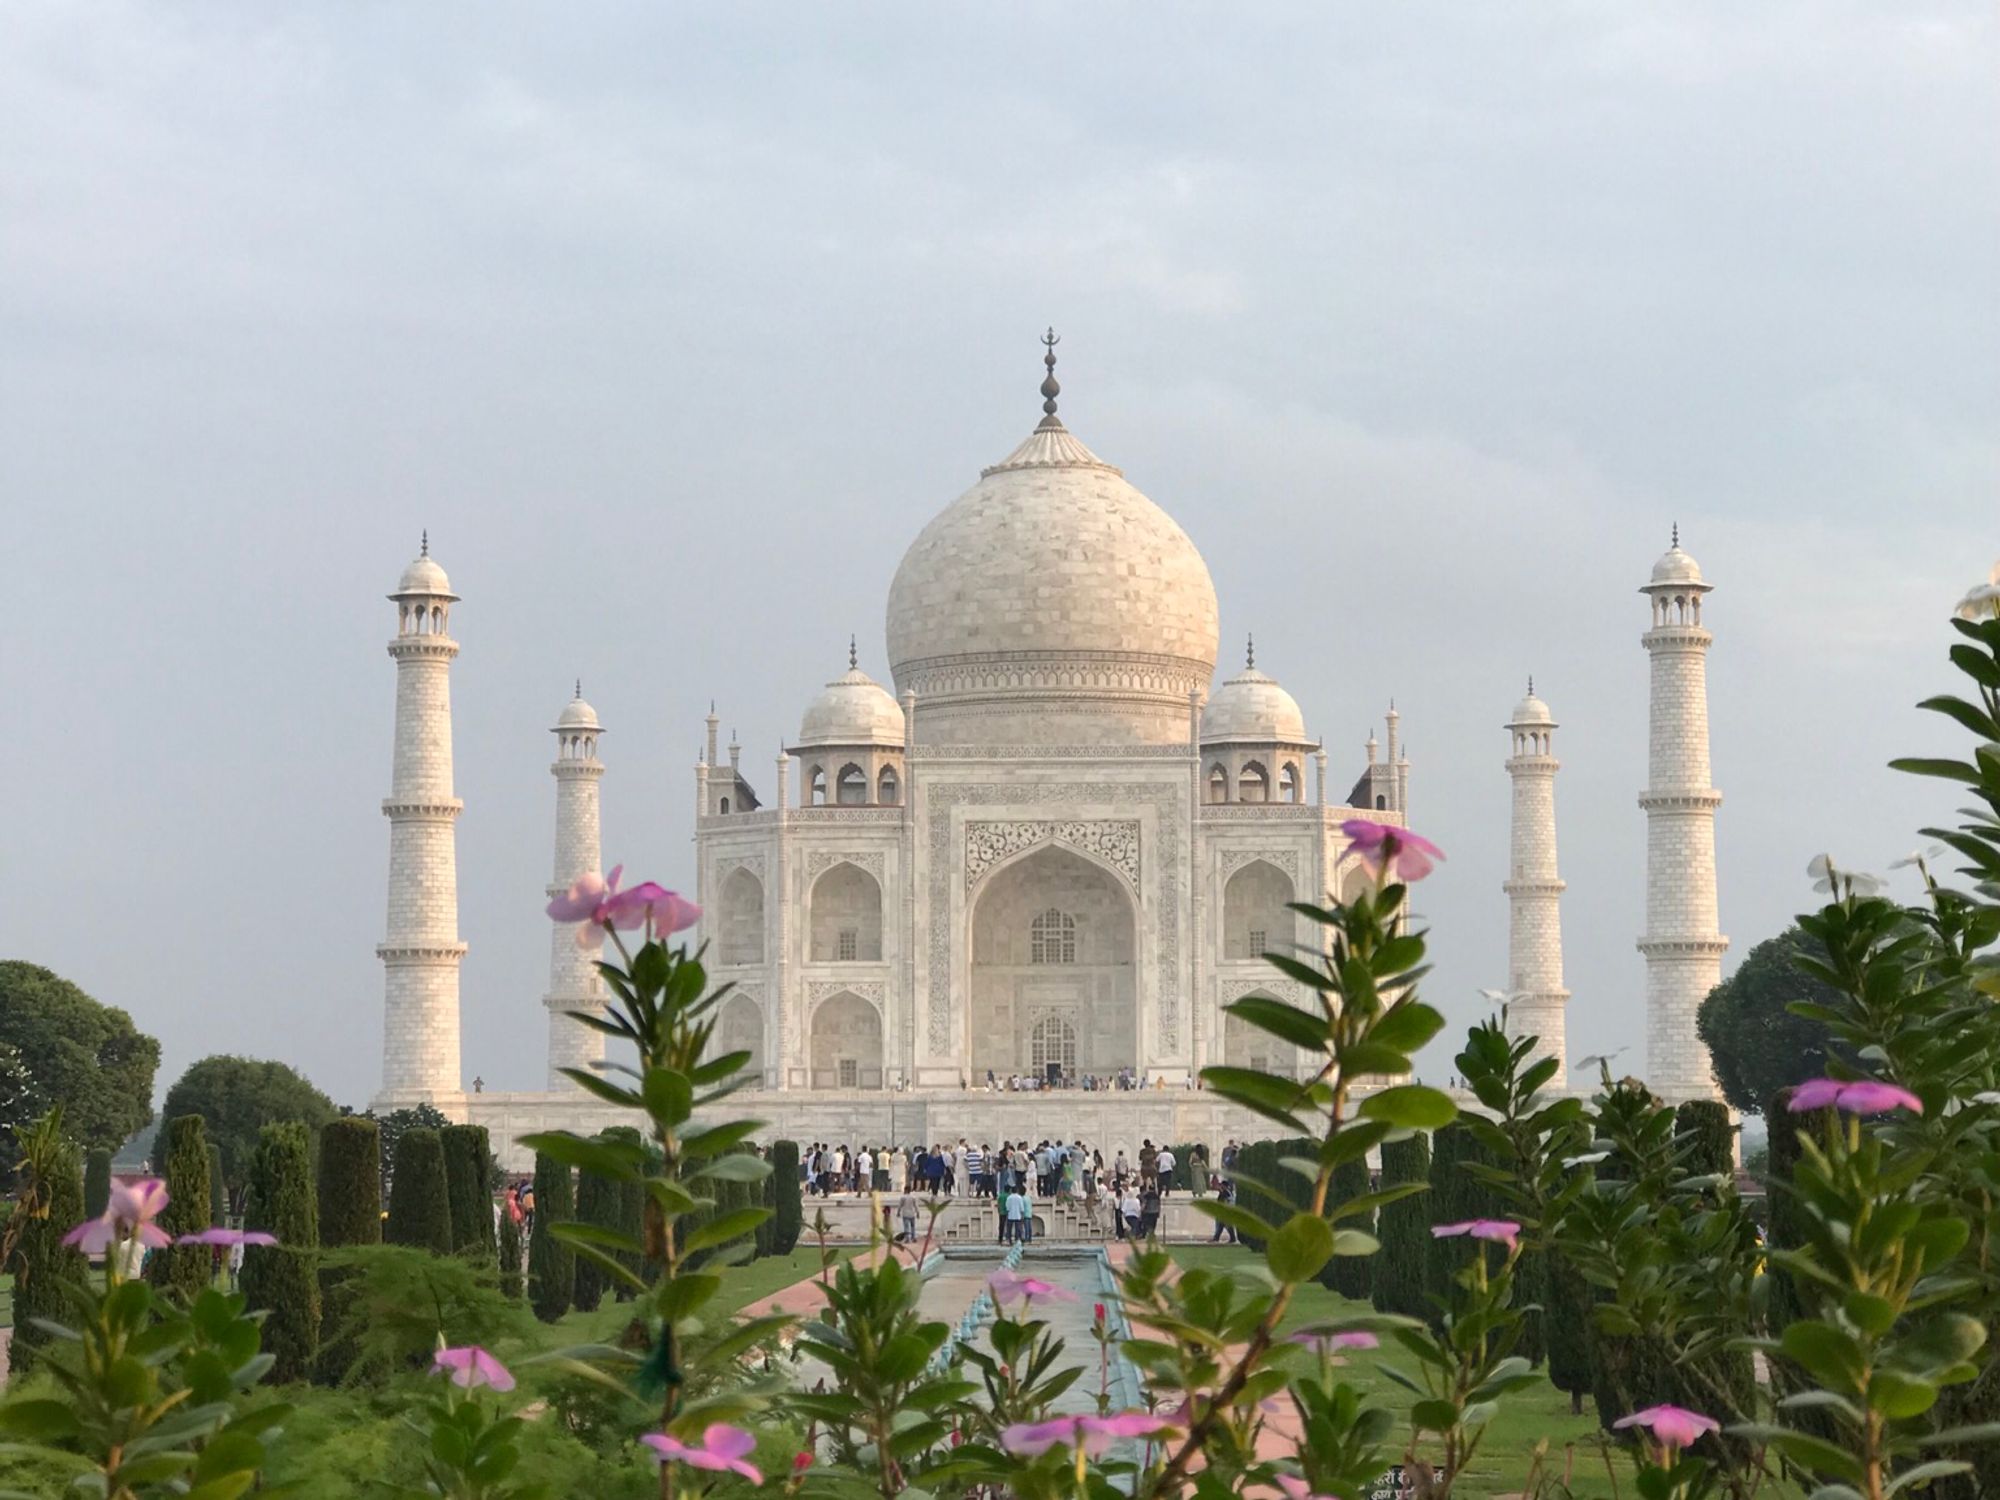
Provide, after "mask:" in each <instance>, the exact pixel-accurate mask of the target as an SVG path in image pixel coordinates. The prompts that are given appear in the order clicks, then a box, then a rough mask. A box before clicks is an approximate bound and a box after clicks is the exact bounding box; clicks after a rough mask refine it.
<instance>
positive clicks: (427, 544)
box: [417, 526, 431, 557]
mask: <svg viewBox="0 0 2000 1500" xmlns="http://www.w3.org/2000/svg"><path fill="white" fill-rule="evenodd" d="M430 555H431V529H430V527H428V526H426V527H425V528H424V540H423V545H422V546H421V547H419V548H418V549H417V556H419V557H429V556H430Z"/></svg>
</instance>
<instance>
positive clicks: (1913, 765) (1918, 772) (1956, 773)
mask: <svg viewBox="0 0 2000 1500" xmlns="http://www.w3.org/2000/svg"><path fill="white" fill-rule="evenodd" d="M1889 769H1890V770H1892V771H1906V772H1908V773H1909V774H1910V775H1912V776H1936V777H1939V778H1941V779H1943V780H1945V781H1962V782H1965V783H1967V784H1969V785H1972V786H1977V785H1978V784H1979V772H1978V771H1976V770H1974V769H1973V768H1972V767H1971V766H1969V765H1967V764H1966V763H1965V762H1964V761H1962V760H1939V759H1936V758H1935V757H1931V756H1923V755H1900V756H1898V757H1896V759H1894V760H1892V761H1890V762H1889Z"/></svg>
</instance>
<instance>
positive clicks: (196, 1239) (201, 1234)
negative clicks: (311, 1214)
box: [174, 1225, 278, 1249]
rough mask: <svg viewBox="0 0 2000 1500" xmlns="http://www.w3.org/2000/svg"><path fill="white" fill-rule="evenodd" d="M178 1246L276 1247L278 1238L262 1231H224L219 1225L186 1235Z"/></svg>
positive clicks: (179, 1241) (179, 1240)
mask: <svg viewBox="0 0 2000 1500" xmlns="http://www.w3.org/2000/svg"><path fill="white" fill-rule="evenodd" d="M174 1243H175V1244H176V1245H226V1246H228V1247H230V1248H231V1249H234V1248H235V1247H236V1246H238V1245H275V1244H277V1243H278V1237H277V1236H276V1235H274V1234H266V1233H264V1231H263V1230H261V1229H224V1228H222V1227H221V1226H220V1225H217V1226H216V1227H215V1228H213V1229H203V1230H199V1231H197V1232H196V1233H194V1234H184V1235H182V1236H181V1237H180V1238H179V1239H177V1240H175V1241H174Z"/></svg>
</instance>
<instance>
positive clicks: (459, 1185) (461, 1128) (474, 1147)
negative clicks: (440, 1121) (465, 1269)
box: [438, 1125, 494, 1261]
mask: <svg viewBox="0 0 2000 1500" xmlns="http://www.w3.org/2000/svg"><path fill="white" fill-rule="evenodd" d="M438 1140H439V1142H440V1143H441V1144H442V1145H443V1147H444V1186H445V1198H446V1201H447V1202H448V1203H449V1204H450V1209H451V1248H452V1249H453V1250H455V1251H459V1252H464V1251H468V1250H469V1251H472V1252H473V1253H474V1254H476V1255H478V1256H479V1257H480V1258H481V1259H484V1260H488V1261H490V1260H492V1258H493V1252H494V1234H493V1192H492V1189H490V1188H489V1187H488V1186H487V1183H488V1182H490V1181H491V1180H492V1173H491V1170H490V1168H491V1164H492V1160H493V1151H492V1147H491V1146H490V1145H489V1144H488V1142H487V1139H486V1127H485V1126H484V1125H447V1126H445V1128H444V1129H443V1130H440V1131H439V1132H438Z"/></svg>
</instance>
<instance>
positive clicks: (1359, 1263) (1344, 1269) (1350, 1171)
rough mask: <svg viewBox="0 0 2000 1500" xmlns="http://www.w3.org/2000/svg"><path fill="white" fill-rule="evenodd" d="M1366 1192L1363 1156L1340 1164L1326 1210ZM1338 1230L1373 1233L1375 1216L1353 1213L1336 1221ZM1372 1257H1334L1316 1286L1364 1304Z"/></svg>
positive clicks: (1334, 1174) (1369, 1287) (1370, 1280)
mask: <svg viewBox="0 0 2000 1500" xmlns="http://www.w3.org/2000/svg"><path fill="white" fill-rule="evenodd" d="M1367 1192H1368V1162H1367V1160H1366V1159H1365V1158H1363V1157H1359V1156H1357V1157H1354V1158H1353V1159H1352V1160H1350V1161H1344V1162H1342V1163H1341V1164H1340V1165H1339V1166H1337V1167H1335V1168H1334V1169H1333V1185H1332V1186H1331V1187H1330V1188H1329V1189H1328V1190H1327V1207H1328V1208H1329V1209H1332V1208H1337V1207H1339V1206H1340V1205H1341V1204H1343V1203H1350V1202H1352V1201H1353V1200H1354V1199H1356V1198H1360V1197H1363V1196H1364V1195H1366V1193H1367ZM1335 1227H1336V1228H1338V1229H1359V1230H1360V1231H1362V1233H1364V1234H1373V1233H1375V1215H1374V1213H1373V1212H1372V1211H1371V1212H1369V1213H1366V1214H1356V1215H1354V1216H1353V1217H1352V1218H1346V1219H1342V1220H1340V1222H1339V1223H1338V1224H1337V1225H1335ZM1375 1259H1376V1258H1375V1256H1373V1255H1336V1256H1334V1257H1333V1259H1331V1260H1329V1261H1328V1262H1327V1263H1326V1269H1325V1270H1323V1271H1321V1272H1320V1273H1319V1279H1320V1285H1322V1286H1324V1287H1325V1288H1326V1289H1327V1290H1328V1291H1330V1292H1338V1293H1339V1294H1340V1295H1341V1296H1343V1297H1352V1298H1354V1299H1355V1300H1356V1301H1359V1302H1366V1301H1367V1300H1368V1296H1369V1291H1370V1289H1371V1287H1372V1286H1373V1282H1374V1277H1373V1275H1372V1274H1371V1273H1372V1271H1373V1269H1374V1264H1375Z"/></svg>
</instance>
